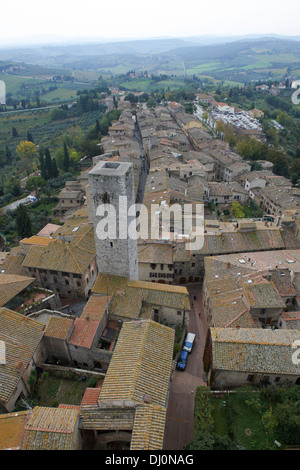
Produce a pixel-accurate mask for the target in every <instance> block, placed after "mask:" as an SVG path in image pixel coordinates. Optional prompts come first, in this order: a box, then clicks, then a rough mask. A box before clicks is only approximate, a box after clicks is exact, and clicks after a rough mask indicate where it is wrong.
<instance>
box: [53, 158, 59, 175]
mask: <svg viewBox="0 0 300 470" xmlns="http://www.w3.org/2000/svg"><path fill="white" fill-rule="evenodd" d="M52 175H53V178H57V177H58V168H57V164H56V160H55V158H54V157H53V158H52Z"/></svg>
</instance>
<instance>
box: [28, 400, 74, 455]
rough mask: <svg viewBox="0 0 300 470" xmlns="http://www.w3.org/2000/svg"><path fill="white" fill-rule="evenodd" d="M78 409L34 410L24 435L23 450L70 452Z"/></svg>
mask: <svg viewBox="0 0 300 470" xmlns="http://www.w3.org/2000/svg"><path fill="white" fill-rule="evenodd" d="M78 416H79V410H78V409H73V408H72V409H69V408H50V407H40V406H37V407H35V408H34V410H33V413H32V414H31V416H30V418H29V420H28V422H27V424H26V426H25V433H24V441H23V445H22V449H23V450H72V441H73V433H74V432H76V430H77V427H76V426H77V420H78Z"/></svg>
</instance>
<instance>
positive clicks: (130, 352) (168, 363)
mask: <svg viewBox="0 0 300 470" xmlns="http://www.w3.org/2000/svg"><path fill="white" fill-rule="evenodd" d="M173 343H174V330H173V329H171V328H168V327H166V326H163V325H160V324H158V323H156V322H153V321H137V322H127V323H124V324H123V327H122V329H121V332H120V335H119V338H118V342H117V344H116V347H115V350H114V354H113V357H112V360H111V362H110V365H109V367H108V371H107V374H106V376H105V380H104V383H103V386H102V389H101V392H100V397H99V403H105V402H107V401H111V400H132V401H134V402H136V403H141V404H142V403H144V398H145V395H149V396H150V397H151V399H150V400H151V404H156V405H160V406H166V401H167V396H168V387H169V379H170V373H171V368H172V357H173Z"/></svg>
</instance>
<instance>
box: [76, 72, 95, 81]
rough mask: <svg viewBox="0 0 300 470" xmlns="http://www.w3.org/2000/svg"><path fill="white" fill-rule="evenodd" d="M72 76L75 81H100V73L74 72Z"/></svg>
mask: <svg viewBox="0 0 300 470" xmlns="http://www.w3.org/2000/svg"><path fill="white" fill-rule="evenodd" d="M72 76H73V77H74V79H75V80H79V81H80V80H83V81H88V82H92V81H95V80H98V77H99V73H97V72H93V71H90V70H74V71H73V72H72Z"/></svg>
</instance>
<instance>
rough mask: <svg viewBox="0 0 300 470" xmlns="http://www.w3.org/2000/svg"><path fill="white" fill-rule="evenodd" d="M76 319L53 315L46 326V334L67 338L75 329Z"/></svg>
mask: <svg viewBox="0 0 300 470" xmlns="http://www.w3.org/2000/svg"><path fill="white" fill-rule="evenodd" d="M73 325H74V320H72V319H71V318H61V317H57V316H52V317H50V318H49V320H48V322H47V325H46V327H45V332H44V336H45V337H47V336H48V337H51V338H57V339H64V340H67V339H68V337H69V336H70V334H71V331H72V330H73Z"/></svg>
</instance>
